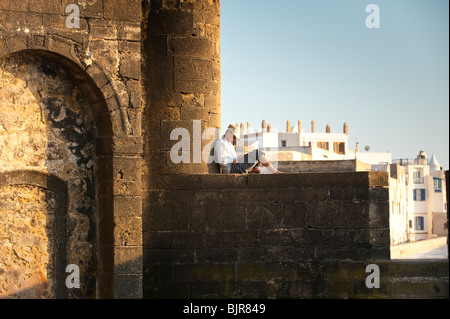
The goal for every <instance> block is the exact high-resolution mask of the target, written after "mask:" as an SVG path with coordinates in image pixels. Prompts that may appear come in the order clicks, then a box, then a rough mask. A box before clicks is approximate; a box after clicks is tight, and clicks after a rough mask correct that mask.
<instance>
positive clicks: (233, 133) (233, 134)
mask: <svg viewBox="0 0 450 319" xmlns="http://www.w3.org/2000/svg"><path fill="white" fill-rule="evenodd" d="M237 133H238V128H237V127H236V126H235V125H232V124H230V125H229V126H228V128H227V130H226V132H225V135H224V136H225V138H226V139H227V141H228V142H230V143H233V141H236V140H237V139H238V137H237Z"/></svg>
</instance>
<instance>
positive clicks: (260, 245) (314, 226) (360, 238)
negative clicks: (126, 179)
mask: <svg viewBox="0 0 450 319" xmlns="http://www.w3.org/2000/svg"><path fill="white" fill-rule="evenodd" d="M144 184H145V188H146V190H145V192H144V206H143V211H144V215H143V241H144V283H143V285H144V297H147V298H208V297H219V298H220V297H243V298H272V297H277V298H311V297H327V296H328V294H329V281H328V279H327V276H328V275H327V267H328V265H329V264H334V263H340V262H341V261H348V260H352V261H355V262H360V263H364V262H367V261H368V260H389V258H390V249H389V191H388V188H387V186H388V174H387V173H385V172H360V173H327V174H323V173H322V174H320V173H318V174H312V173H311V174H285V175H277V176H274V175H239V176H233V175H185V176H170V175H166V176H164V175H161V176H153V177H152V178H148V179H147V180H146V181H145V183H144ZM155 185H157V186H158V187H160V188H155ZM363 271H364V269H363Z"/></svg>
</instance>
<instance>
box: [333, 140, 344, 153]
mask: <svg viewBox="0 0 450 319" xmlns="http://www.w3.org/2000/svg"><path fill="white" fill-rule="evenodd" d="M333 151H334V152H335V153H338V154H345V143H344V142H334V143H333Z"/></svg>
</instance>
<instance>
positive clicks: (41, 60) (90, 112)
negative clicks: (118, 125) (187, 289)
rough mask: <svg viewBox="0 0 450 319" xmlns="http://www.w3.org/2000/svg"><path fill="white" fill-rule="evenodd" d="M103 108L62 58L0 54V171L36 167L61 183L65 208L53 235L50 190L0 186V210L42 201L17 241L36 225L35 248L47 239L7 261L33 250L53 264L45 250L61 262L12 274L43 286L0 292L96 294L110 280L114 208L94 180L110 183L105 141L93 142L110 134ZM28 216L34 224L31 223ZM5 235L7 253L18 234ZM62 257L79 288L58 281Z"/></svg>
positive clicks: (87, 82) (79, 73) (95, 91)
mask: <svg viewBox="0 0 450 319" xmlns="http://www.w3.org/2000/svg"><path fill="white" fill-rule="evenodd" d="M107 115H108V113H107V107H106V103H105V101H104V99H103V101H102V94H101V93H100V92H99V90H98V89H97V88H96V86H95V84H93V81H91V80H90V79H89V77H88V76H87V74H86V73H85V72H84V71H82V70H80V69H79V68H78V67H76V66H75V65H74V64H73V63H71V62H70V61H67V59H66V58H63V57H61V56H59V55H56V54H52V53H48V52H43V51H31V50H30V51H21V52H17V53H14V54H11V55H9V56H7V57H4V58H3V59H2V60H0V145H2V146H1V150H0V152H1V157H0V158H1V159H0V173H3V174H13V173H14V172H17V171H18V170H20V171H21V174H25V176H26V175H27V174H28V173H27V172H30V171H32V172H38V173H40V174H44V175H51V176H54V177H55V178H58V179H59V180H61V181H63V182H64V183H65V184H66V185H67V205H66V208H65V209H66V212H65V213H64V214H62V215H64V216H66V217H65V225H64V230H62V231H59V233H58V235H57V236H54V234H52V229H53V226H49V225H51V224H52V223H51V222H50V220H51V219H52V217H51V216H50V215H52V207H53V206H52V202H53V201H54V200H53V199H52V195H51V192H49V191H48V190H47V189H45V188H42V187H40V186H39V185H33V184H23V183H21V185H20V186H18V185H12V186H11V185H5V186H6V188H5V187H4V188H3V192H2V189H0V198H2V196H3V203H4V204H3V206H4V208H5V214H3V215H2V216H3V217H4V216H8V214H11V213H12V212H11V211H8V209H9V208H14V209H13V211H15V212H16V213H17V212H18V213H19V215H20V214H21V213H24V215H26V211H27V208H26V207H28V206H29V205H38V204H37V203H42V202H43V204H42V205H43V206H42V205H41V206H39V205H38V206H39V207H40V208H39V210H42V209H45V207H47V209H48V211H47V213H48V214H47V215H49V216H47V217H46V220H47V222H46V225H45V223H44V225H43V224H42V223H41V221H42V216H41V217H39V216H34V217H35V218H34V219H33V217H30V218H28V219H29V220H27V221H24V225H22V226H19V227H24V232H23V234H22V236H19V237H17V238H20V240H22V239H23V238H24V236H25V237H26V236H27V235H26V230H25V229H28V231H31V232H34V233H36V232H37V234H35V235H36V236H37V237H39V238H41V241H40V246H41V248H42V247H43V246H45V243H47V251H43V252H42V251H41V250H42V249H38V250H39V251H41V252H40V253H37V254H34V255H33V254H32V253H30V254H28V255H27V254H25V253H24V254H23V255H22V257H21V256H18V257H19V258H16V259H14V258H13V260H9V261H8V262H7V263H9V267H10V268H11V269H14V263H19V264H20V263H21V262H22V261H23V260H24V259H25V260H26V259H27V258H28V259H30V258H31V259H32V258H33V257H32V256H34V258H40V259H41V260H40V262H41V264H45V263H47V264H48V265H51V264H52V263H51V262H50V263H49V262H48V260H49V259H50V260H51V259H52V258H53V257H52V256H56V255H59V256H62V255H63V256H64V258H65V260H64V261H63V262H62V261H59V264H58V265H59V266H58V267H56V268H55V267H53V266H50V267H49V268H47V270H48V271H47V272H46V271H42V272H41V274H40V275H39V276H38V275H31V277H30V273H26V272H25V273H22V274H18V276H19V277H20V276H22V277H23V278H25V277H30V278H32V279H30V280H28V281H27V280H24V279H23V278H17V279H18V282H23V283H29V284H30V285H34V284H35V283H36V282H40V283H41V284H42V283H44V286H45V283H47V286H46V287H47V288H45V289H37V290H36V289H35V290H33V289H31V290H30V289H28V288H29V287H20V285H19V287H16V289H13V290H14V291H13V292H12V293H8V287H6V286H7V285H6V286H5V285H4V286H5V287H4V290H5V292H3V294H4V295H6V297H13V298H18V297H20V296H21V292H23V294H24V296H27V295H26V294H27V293H29V292H30V291H33V293H32V294H31V295H29V296H31V297H33V298H47V297H49V298H51V297H57V298H60V297H69V298H89V297H95V296H96V295H98V294H99V292H98V290H100V291H108V290H109V289H110V287H111V286H112V280H111V278H110V276H108V275H106V274H111V273H112V270H111V267H113V263H107V262H106V261H108V262H110V261H112V260H113V248H112V247H113V246H112V237H113V236H112V233H113V231H112V227H113V226H112V223H111V220H112V214H113V209H112V207H111V206H110V205H109V204H106V205H105V204H104V203H110V202H111V198H112V194H108V193H105V194H104V195H103V196H98V195H99V192H98V189H99V184H101V183H103V184H108V183H109V184H111V183H112V150H111V147H112V146H111V145H110V144H108V143H101V145H99V141H102V140H105V138H106V140H108V141H110V140H111V136H112V129H111V120H110V118H109V117H108V116H107ZM108 137H109V138H108ZM30 174H31V173H30ZM25 179H29V177H25ZM18 196H19V197H20V196H22V197H21V198H19V197H18ZM24 198H27V199H28V202H27V201H26V200H25V199H24ZM12 202H14V203H16V206H15V207H12V206H11V205H10V206H8V205H9V204H8V203H10V204H11V203H12ZM20 203H21V204H22V205H20ZM99 203H100V204H99ZM23 204H25V206H24V205H23ZM27 205H28V206H27ZM104 206H107V207H104ZM8 220H10V219H8V218H4V219H3V224H0V229H2V230H4V229H6V228H7V227H8V226H10V225H9V224H8ZM38 220H41V221H40V222H38ZM1 222H2V221H1V220H0V223H1ZM33 223H41V225H40V226H36V227H34V228H33V227H32V226H33V225H32V224H33ZM16 226H17V225H16ZM16 226H14V227H16ZM30 229H31V230H30ZM5 238H6V239H3V243H0V246H2V245H3V246H2V247H3V248H4V247H7V246H8V245H9V246H11V247H13V248H12V252H13V253H14V254H16V255H17V251H15V250H14V245H15V244H17V240H16V239H17V238H16V239H14V238H13V236H12V235H11V236H6V237H5ZM14 240H16V241H14ZM61 242H64V243H65V244H64V246H65V247H64V251H65V253H64V254H62V255H61V253H60V252H58V254H57V253H56V251H55V249H56V248H55V247H57V246H58V247H59V246H60V244H57V243H61ZM33 243H35V241H33V242H30V243H26V245H24V246H23V247H22V248H23V249H22V248H21V249H22V250H24V251H32V250H33V249H35V248H36V247H35V246H36V245H33ZM16 257H17V256H16ZM101 261H105V263H104V264H102V263H101ZM29 263H31V264H33V263H34V262H31V261H29ZM38 264H39V262H38ZM68 264H75V265H77V266H79V269H80V282H81V283H82V284H81V286H80V288H79V289H70V290H66V291H64V287H63V288H61V286H60V281H61V280H60V278H61V277H62V276H63V274H61V272H62V271H64V269H65V265H68ZM22 266H24V265H22ZM63 266H64V267H63ZM2 267H3V268H4V272H3V273H4V274H6V273H7V268H8V267H7V265H6V264H5V262H3V263H0V269H1V268H2ZM33 267H35V268H36V265H34V266H33V265H32V266H31V268H33ZM19 268H20V267H19ZM22 268H23V267H22ZM25 268H26V267H25ZM37 268H39V267H37ZM35 273H37V272H35ZM33 276H34V277H33ZM56 278H59V279H58V281H59V283H58V285H57V286H55V285H54V284H53V283H54V281H55V280H56ZM99 278H102V279H99ZM108 278H109V279H108ZM2 282H5V280H3V281H2V280H1V270H0V286H1V284H2ZM44 286H42V285H41V287H44ZM16 290H17V291H16ZM8 294H9V296H8ZM23 294H22V295H23Z"/></svg>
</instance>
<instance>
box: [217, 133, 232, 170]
mask: <svg viewBox="0 0 450 319" xmlns="http://www.w3.org/2000/svg"><path fill="white" fill-rule="evenodd" d="M214 154H215V156H216V163H218V164H219V165H220V167H222V173H224V174H229V173H230V171H231V164H233V161H236V160H237V154H236V150H235V149H234V146H233V144H232V143H230V142H228V141H227V139H226V138H225V136H224V137H222V138H221V139H220V140H218V141H217V143H216V145H215V146H214Z"/></svg>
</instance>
